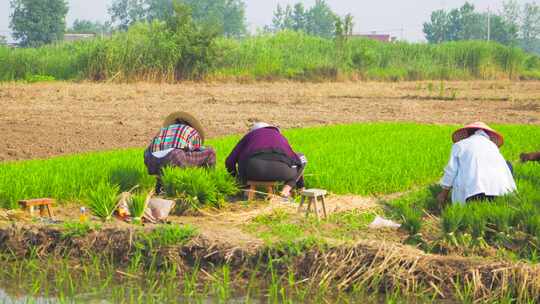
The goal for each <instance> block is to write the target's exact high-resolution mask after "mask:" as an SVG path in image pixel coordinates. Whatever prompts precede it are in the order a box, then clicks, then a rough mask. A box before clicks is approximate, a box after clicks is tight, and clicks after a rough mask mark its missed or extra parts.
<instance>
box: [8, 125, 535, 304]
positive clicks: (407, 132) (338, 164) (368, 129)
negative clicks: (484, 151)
mask: <svg viewBox="0 0 540 304" xmlns="http://www.w3.org/2000/svg"><path fill="white" fill-rule="evenodd" d="M457 127H458V125H440V124H418V123H389V122H387V123H361V124H343V125H334V126H326V127H311V128H298V129H289V130H284V134H285V135H286V136H287V138H288V139H289V141H290V143H291V144H292V146H293V147H294V149H295V150H297V151H301V152H303V153H305V154H306V155H307V156H308V160H309V165H308V169H307V171H306V183H307V186H308V187H311V188H323V189H327V190H329V191H330V192H331V193H332V194H331V196H330V197H329V202H328V204H329V209H330V216H329V218H328V219H326V220H323V221H320V222H319V221H317V220H315V219H314V218H313V217H307V218H306V217H304V216H303V214H298V213H296V210H295V209H296V206H297V205H296V203H289V204H285V205H284V204H280V203H276V202H270V203H268V202H258V203H255V202H252V203H249V202H243V199H242V198H241V195H239V191H238V188H237V185H235V182H234V180H232V179H231V178H229V177H228V176H227V174H226V171H225V169H224V165H223V163H224V158H225V157H226V156H227V155H228V153H229V152H230V151H231V149H232V148H233V146H234V144H235V143H236V142H237V141H238V139H239V136H238V135H234V136H225V137H220V138H215V139H211V140H209V141H208V144H209V145H211V146H213V147H214V148H215V149H216V151H217V154H218V165H217V167H216V169H215V170H211V171H205V170H201V169H196V170H187V171H186V170H167V171H166V172H165V176H164V183H165V188H166V189H168V190H167V194H168V195H169V196H171V197H181V198H182V199H183V200H184V201H188V202H190V204H191V206H192V207H195V209H192V210H193V211H192V212H195V213H193V214H191V215H190V213H188V214H184V215H181V216H176V215H175V216H172V217H171V219H170V221H171V223H172V224H170V225H157V226H154V225H147V226H146V227H145V228H142V227H141V226H139V225H129V224H120V223H116V222H115V221H114V220H113V221H111V220H108V221H105V222H102V221H101V220H99V219H98V217H93V220H92V221H91V222H90V223H87V224H81V223H79V222H78V220H77V218H78V213H77V208H78V206H91V207H90V208H91V210H92V211H93V212H94V208H93V207H92V206H93V205H94V204H100V202H101V201H107V199H108V198H109V199H108V200H109V201H111V200H113V199H112V198H110V197H113V198H114V195H115V194H117V193H118V192H120V191H127V190H129V189H130V188H132V187H133V186H135V185H139V186H140V189H139V191H141V193H146V192H147V191H149V190H150V189H151V188H152V187H153V185H154V179H153V178H152V177H151V176H148V175H147V174H146V169H145V167H144V164H143V161H142V155H143V149H122V150H115V151H108V152H88V153H83V154H76V155H70V156H59V157H53V158H50V159H41V160H39V159H38V160H27V161H11V162H4V163H2V164H0V206H1V207H2V208H4V209H5V210H10V209H16V208H17V201H18V200H19V199H22V198H28V197H52V198H55V199H57V200H58V204H59V206H58V207H57V209H65V210H66V211H61V212H60V215H59V218H61V219H62V223H59V224H51V223H45V224H43V223H39V222H34V224H32V225H36V226H35V227H36V228H34V229H32V228H31V229H29V230H26V229H25V228H21V227H19V228H16V227H11V228H9V226H10V225H11V224H10V223H9V221H8V222H4V224H1V225H0V230H1V233H0V240H3V245H0V249H1V252H2V254H1V255H0V259H2V260H3V263H4V264H5V265H8V266H7V267H4V268H3V269H2V270H1V271H0V282H1V283H0V288H2V289H4V291H5V292H6V295H5V296H4V298H6V299H17V296H16V295H20V294H24V295H27V296H25V297H22V298H20V299H21V301H23V302H27V301H29V302H32V301H45V302H47V301H53V302H55V301H60V302H72V301H75V302H86V301H101V300H105V301H111V302H126V303H138V302H158V303H161V302H177V301H188V302H207V301H209V302H252V303H260V302H271V303H280V302H288V303H296V302H328V301H330V302H340V303H350V302H356V301H363V302H367V303H380V302H387V303H406V302H411V301H413V302H418V303H431V302H438V301H443V300H445V299H446V300H448V299H451V302H473V301H491V302H503V303H514V302H518V303H523V302H527V303H534V302H536V301H537V300H538V293H537V292H538V289H537V288H538V287H537V284H536V281H535V279H533V278H530V277H529V276H534V275H535V274H537V273H538V271H540V269H538V268H537V266H536V263H537V262H538V255H539V254H540V252H538V249H537V248H538V246H540V230H539V229H540V228H539V227H540V223H539V222H538V219H539V218H540V208H539V207H538V204H539V203H540V192H539V191H540V190H539V189H540V188H539V187H538V185H539V184H538V183H539V181H540V165H539V164H536V163H527V164H521V163H520V162H519V161H518V159H519V153H520V152H523V151H534V150H537V149H538V144H539V143H538V140H537V139H538V138H540V127H538V126H537V125H516V124H500V125H497V124H495V125H493V127H494V128H496V129H497V130H499V131H500V132H501V133H502V134H504V135H505V139H506V144H505V145H504V146H503V147H502V149H501V152H502V153H503V155H504V156H505V158H506V159H507V160H509V161H511V162H512V163H513V164H514V168H515V177H516V181H517V184H518V193H517V194H516V195H512V196H508V197H504V198H501V199H499V200H497V201H496V202H494V203H490V204H488V203H479V204H472V205H467V206H464V207H459V206H446V207H444V208H443V207H442V206H438V205H437V204H436V203H435V201H434V194H436V193H437V191H438V190H437V186H436V183H437V181H438V179H439V178H440V176H441V174H442V170H443V168H444V166H445V164H446V161H447V159H448V157H449V151H450V148H451V141H450V136H451V134H452V132H453V131H454V130H455V129H456V128H457ZM113 206H114V203H113ZM69 210H72V212H73V213H71V214H70V213H69V212H68V211H69ZM8 212H10V211H8ZM105 213H107V212H105ZM93 214H94V215H95V216H98V215H99V214H100V213H98V212H94V213H93ZM376 216H384V217H386V218H390V219H393V220H395V221H396V222H399V223H401V224H402V228H400V229H399V230H397V231H396V230H382V231H374V230H370V229H368V228H367V226H368V224H369V223H370V222H371V221H372V220H373V219H374V218H375V217H376ZM104 217H105V216H104ZM0 223H2V222H0ZM21 229H22V230H21ZM36 229H38V230H36ZM17 231H18V232H17ZM123 238H128V239H129V241H127V239H126V240H125V241H123V242H125V244H124V245H120V244H122V240H123ZM22 244H24V245H22ZM74 244H77V245H76V247H75V248H76V249H74V247H73V246H74ZM111 244H115V245H111ZM210 244H212V245H210ZM98 248H99V249H98ZM58 254H60V256H63V257H64V258H60V259H58V258H55V257H57V255H58ZM21 256H24V257H25V258H23V259H21ZM306 263H307V264H306ZM366 265H371V266H369V267H367V266H366ZM452 265H453V266H452ZM447 268H449V269H447ZM461 268H463V269H462V270H460V269H461ZM466 269H468V270H466ZM471 269H476V270H474V271H473V270H471ZM500 269H506V270H505V272H504V273H500ZM470 271H472V272H470ZM475 271H480V273H477V274H475V273H476V272H475ZM400 272H403V274H401V275H397V276H396V275H395V273H400ZM392 273H394V274H392ZM444 275H447V277H443V276H444ZM475 275H476V276H477V275H483V277H482V280H483V281H482V282H484V283H479V282H477V281H471V280H473V279H474V276H475ZM436 278H439V279H436ZM413 282H416V283H413ZM488 282H490V284H492V285H491V286H493V287H487V286H486V284H488ZM411 284H412V285H411ZM239 286H243V287H242V288H240V289H239ZM494 286H497V289H496V292H495V291H494V289H493V288H494ZM446 300H445V301H446Z"/></svg>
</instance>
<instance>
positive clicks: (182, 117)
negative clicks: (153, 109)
mask: <svg viewBox="0 0 540 304" xmlns="http://www.w3.org/2000/svg"><path fill="white" fill-rule="evenodd" d="M179 122H180V123H185V124H186V125H189V126H190V127H192V128H193V129H195V130H197V132H199V135H200V136H201V140H202V141H203V142H204V139H205V138H206V134H205V132H204V128H203V126H202V124H201V123H200V122H199V120H197V118H195V117H194V116H193V115H191V114H189V113H187V112H174V113H171V114H169V116H167V118H165V120H164V121H163V128H166V127H168V126H170V125H174V124H177V123H179Z"/></svg>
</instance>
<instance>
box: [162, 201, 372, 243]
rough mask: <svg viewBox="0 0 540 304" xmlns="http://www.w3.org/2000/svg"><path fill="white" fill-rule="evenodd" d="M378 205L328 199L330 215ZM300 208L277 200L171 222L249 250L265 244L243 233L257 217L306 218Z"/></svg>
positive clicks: (173, 218) (363, 209)
mask: <svg viewBox="0 0 540 304" xmlns="http://www.w3.org/2000/svg"><path fill="white" fill-rule="evenodd" d="M378 201H379V200H378V199H377V198H374V197H361V196H338V195H332V196H329V197H328V198H327V200H326V207H327V212H328V215H330V214H332V213H335V212H345V211H350V210H358V211H365V212H368V211H372V210H377V209H379V208H380V205H379V204H378ZM297 207H298V206H297V205H296V204H291V203H282V202H280V201H279V200H276V201H271V202H270V203H269V204H262V205H257V207H254V208H249V209H248V210H243V211H238V210H231V211H225V212H220V213H217V214H206V215H204V216H201V217H192V216H190V217H188V216H181V217H177V216H171V217H170V220H171V221H172V222H174V223H182V224H191V225H193V226H195V227H197V228H198V229H199V231H200V232H201V233H202V234H203V235H205V236H206V237H208V238H210V239H213V240H219V241H221V242H223V243H228V244H234V245H235V246H238V247H242V248H249V247H254V246H257V245H262V240H260V239H258V238H256V237H255V236H253V235H251V234H249V233H247V232H245V231H244V230H243V227H244V226H245V225H246V224H247V223H249V222H250V221H251V220H252V219H253V218H255V217H257V216H260V215H264V214H269V213H272V212H273V211H274V210H277V209H280V210H283V211H285V212H287V213H289V214H292V215H293V216H304V213H303V212H301V213H298V210H297Z"/></svg>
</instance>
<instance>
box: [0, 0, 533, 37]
mask: <svg viewBox="0 0 540 304" xmlns="http://www.w3.org/2000/svg"><path fill="white" fill-rule="evenodd" d="M502 1H503V0H469V2H470V3H472V4H474V5H475V6H476V7H477V9H478V10H481V11H487V10H488V8H489V9H490V10H491V11H499V10H500V9H501V8H502ZM530 1H533V0H530ZM9 2H10V0H0V35H4V36H7V35H8V34H9V15H10V6H9ZM111 2H112V0H68V3H69V8H70V9H69V13H68V15H67V24H68V25H71V24H72V23H73V21H74V20H75V19H88V20H99V21H105V20H107V19H108V17H109V16H108V14H107V8H108V7H109V6H110V4H111ZM245 2H246V6H247V7H246V19H247V22H248V25H249V29H250V30H251V31H252V32H254V31H255V30H256V29H257V28H258V27H263V26H264V25H267V24H270V23H272V15H273V11H274V9H275V8H276V6H277V4H278V3H279V4H281V5H287V4H294V3H297V2H302V3H304V5H305V6H311V5H313V3H314V2H315V0H245ZM518 2H519V3H525V2H527V0H519V1H518ZM327 3H328V4H329V5H330V6H331V7H332V9H333V10H334V11H335V12H337V13H338V14H339V15H342V16H343V15H345V14H347V13H351V14H352V15H353V16H354V21H355V28H354V30H355V33H371V32H373V31H376V32H377V33H387V34H391V35H393V36H396V37H397V38H399V39H405V40H408V41H413V42H419V41H424V35H423V33H422V24H423V23H424V22H425V21H427V20H429V17H430V15H431V12H432V11H434V10H436V9H441V8H447V9H450V8H455V7H459V6H461V5H463V4H464V3H465V0H375V1H373V0H327Z"/></svg>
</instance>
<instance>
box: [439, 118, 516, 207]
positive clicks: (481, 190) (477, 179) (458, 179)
mask: <svg viewBox="0 0 540 304" xmlns="http://www.w3.org/2000/svg"><path fill="white" fill-rule="evenodd" d="M452 140H453V142H454V145H453V147H452V152H451V155H450V161H449V162H448V165H447V166H446V168H445V170H444V177H443V178H442V180H441V183H440V184H441V186H442V188H443V191H442V192H441V193H440V194H439V195H438V197H437V200H438V201H439V203H440V204H444V203H445V202H446V200H447V199H448V194H449V192H450V190H451V191H452V202H453V203H466V202H470V201H479V200H493V199H494V198H495V197H497V196H502V195H505V194H508V193H511V192H513V191H515V190H516V183H515V182H514V178H513V176H512V167H511V165H510V164H509V163H507V162H506V161H505V159H504V158H503V156H502V155H501V153H500V151H499V147H501V146H502V145H503V143H504V139H503V137H502V135H500V134H499V133H498V132H497V131H495V130H493V129H491V128H490V127H489V126H487V125H486V124H485V123H483V122H475V123H472V124H469V125H466V126H465V127H463V128H461V129H459V130H457V131H456V132H454V134H453V136H452Z"/></svg>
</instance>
